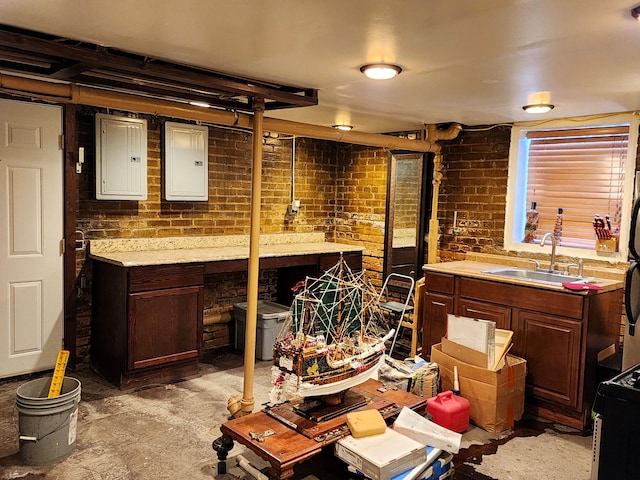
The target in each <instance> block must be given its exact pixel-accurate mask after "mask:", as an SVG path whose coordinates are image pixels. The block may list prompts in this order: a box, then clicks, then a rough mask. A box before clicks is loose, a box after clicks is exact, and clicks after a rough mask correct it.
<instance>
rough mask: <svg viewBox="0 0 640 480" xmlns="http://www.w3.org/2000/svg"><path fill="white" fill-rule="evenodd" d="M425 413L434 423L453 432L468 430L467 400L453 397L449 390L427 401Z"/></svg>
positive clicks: (456, 396)
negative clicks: (429, 415)
mask: <svg viewBox="0 0 640 480" xmlns="http://www.w3.org/2000/svg"><path fill="white" fill-rule="evenodd" d="M427 412H429V413H430V414H431V416H432V417H433V421H434V423H437V424H438V425H440V426H441V427H445V428H448V429H449V430H453V431H454V432H458V433H462V432H464V431H465V430H466V429H467V428H469V400H467V399H466V398H463V397H459V396H458V395H454V394H453V392H452V391H451V390H447V391H446V392H442V393H439V394H438V395H437V396H435V397H433V398H429V399H427Z"/></svg>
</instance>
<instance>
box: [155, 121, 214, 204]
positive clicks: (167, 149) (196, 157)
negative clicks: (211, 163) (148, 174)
mask: <svg viewBox="0 0 640 480" xmlns="http://www.w3.org/2000/svg"><path fill="white" fill-rule="evenodd" d="M164 133H165V136H164V140H165V141H164V162H165V169H164V172H165V176H164V179H165V181H164V192H165V199H166V200H189V201H206V200H207V199H208V198H209V182H208V171H209V167H208V137H209V129H208V128H207V127H202V126H198V125H188V124H184V123H175V122H166V123H165V132H164Z"/></svg>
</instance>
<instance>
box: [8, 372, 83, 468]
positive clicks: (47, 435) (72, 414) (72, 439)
mask: <svg viewBox="0 0 640 480" xmlns="http://www.w3.org/2000/svg"><path fill="white" fill-rule="evenodd" d="M50 385H51V377H48V378H39V379H37V380H32V381H30V382H27V383H25V384H24V385H21V386H20V387H18V390H17V391H16V408H17V410H18V414H19V415H18V430H19V435H20V436H19V439H20V455H21V456H22V460H23V461H24V463H26V464H27V465H45V464H48V463H55V462H58V461H60V460H62V459H64V458H66V457H68V456H69V455H70V454H71V452H73V450H74V448H75V447H76V426H77V422H78V403H79V402H80V389H81V388H80V381H79V380H77V379H75V378H71V377H64V380H63V382H62V389H61V391H60V395H58V396H57V397H53V398H48V397H47V396H48V394H49V386H50Z"/></svg>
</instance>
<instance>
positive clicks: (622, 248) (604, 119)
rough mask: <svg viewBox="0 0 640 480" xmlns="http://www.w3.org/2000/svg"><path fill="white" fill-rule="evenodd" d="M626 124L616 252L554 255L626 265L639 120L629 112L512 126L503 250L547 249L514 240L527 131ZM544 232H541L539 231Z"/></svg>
mask: <svg viewBox="0 0 640 480" xmlns="http://www.w3.org/2000/svg"><path fill="white" fill-rule="evenodd" d="M621 124H628V125H629V143H628V152H627V158H626V159H625V166H624V194H623V199H622V221H621V225H620V241H619V247H618V251H617V252H598V251H596V250H595V248H594V249H586V248H575V247H566V246H562V245H559V246H558V247H557V248H556V255H566V256H570V257H577V258H584V259H597V260H607V261H610V262H626V261H627V260H628V255H629V227H630V223H631V209H632V207H633V199H634V182H635V169H636V152H637V149H638V128H639V126H640V119H639V118H638V116H637V115H634V114H632V113H627V114H613V115H607V116H592V117H582V118H572V119H559V120H552V121H548V122H542V123H540V122H538V123H526V124H516V125H514V126H513V128H512V129H511V146H510V149H509V177H508V180H507V206H506V210H505V228H504V248H505V250H511V251H516V252H525V253H541V252H546V253H548V251H549V250H550V248H551V247H549V246H548V245H547V246H546V247H544V249H543V248H541V247H540V244H538V243H536V244H531V243H523V242H521V241H520V240H516V239H515V233H514V231H515V232H522V230H523V226H524V221H525V210H526V208H527V206H526V205H525V200H524V199H525V198H526V194H527V191H526V184H525V181H526V178H527V162H526V152H527V147H526V142H527V140H526V139H525V134H526V132H527V131H533V130H545V129H550V128H576V127H588V126H598V125H621ZM542 233H544V232H542Z"/></svg>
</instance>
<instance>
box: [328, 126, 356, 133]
mask: <svg viewBox="0 0 640 480" xmlns="http://www.w3.org/2000/svg"><path fill="white" fill-rule="evenodd" d="M331 126H332V127H333V128H335V129H336V130H344V131H345V132H348V131H349V130H353V125H331Z"/></svg>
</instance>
